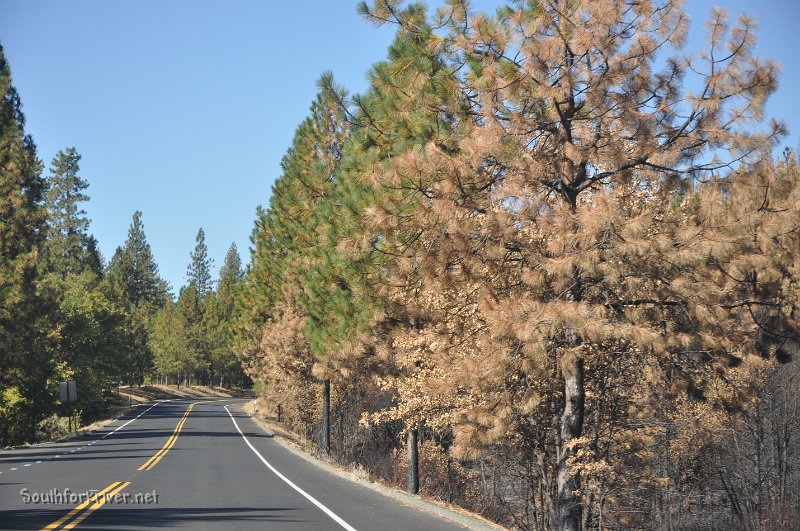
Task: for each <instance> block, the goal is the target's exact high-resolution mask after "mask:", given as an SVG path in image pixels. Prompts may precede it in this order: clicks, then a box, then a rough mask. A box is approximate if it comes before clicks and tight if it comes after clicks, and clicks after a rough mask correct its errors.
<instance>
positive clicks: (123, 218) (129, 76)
mask: <svg viewBox="0 0 800 531" xmlns="http://www.w3.org/2000/svg"><path fill="white" fill-rule="evenodd" d="M433 4H434V5H435V4H436V3H435V2H433ZM687 4H688V6H687V9H688V10H689V12H690V14H691V15H692V20H693V25H692V32H691V35H692V38H691V39H690V42H689V44H688V46H687V48H686V50H687V51H688V50H696V49H697V47H698V46H699V44H700V42H701V40H700V36H702V32H703V26H702V25H703V21H704V20H705V19H706V17H707V15H708V12H709V10H710V7H711V6H712V5H721V6H722V7H725V8H727V9H729V11H731V13H732V15H735V14H739V13H741V12H744V11H750V12H753V13H754V14H755V15H756V16H757V18H758V20H759V22H760V31H759V45H758V48H757V50H758V53H759V54H760V55H761V56H764V57H772V58H774V59H775V60H777V61H778V62H779V63H780V64H781V65H782V67H783V75H782V78H781V87H780V89H779V91H778V93H777V94H776V95H775V96H773V98H772V100H771V103H770V105H769V107H768V111H769V115H770V116H772V117H776V118H780V119H783V120H785V121H786V122H787V123H788V125H789V127H790V129H791V131H790V136H789V137H788V138H787V139H786V141H785V144H787V145H790V146H797V145H798V139H799V138H800V135H799V134H800V114H798V110H797V109H798V105H797V103H796V101H795V100H796V91H797V89H798V88H800V73H799V72H798V71H797V68H796V67H797V65H798V63H800V60H798V59H797V58H796V54H797V53H798V50H800V30H799V29H798V28H797V23H798V20H800V2H797V1H796V0H763V1H759V2H753V1H752V0H751V1H744V0H726V1H722V2H711V1H707V0H688V2H687ZM476 5H477V6H478V7H479V8H483V9H486V8H492V9H493V7H492V6H494V5H496V3H495V2H491V1H489V0H483V1H481V2H477V3H476ZM392 36H393V29H392V28H388V27H384V28H379V29H376V28H374V27H373V26H371V25H369V24H367V23H365V22H364V21H363V20H362V19H361V18H360V17H359V16H358V15H357V14H356V12H355V1H350V0H327V1H325V0H319V1H309V0H306V1H302V2H290V1H249V0H248V1H245V0H226V1H222V0H217V1H208V0H170V1H156V0H136V1H114V2H110V1H100V0H96V1H85V0H84V1H72V0H70V1H67V0H60V1H57V0H49V1H42V0H0V43H2V45H3V47H4V49H5V54H6V58H7V59H8V61H9V63H10V65H11V69H12V75H13V78H14V84H15V85H16V87H17V89H18V91H19V93H20V95H21V97H22V101H23V104H24V111H25V114H26V117H27V124H28V125H27V130H28V132H29V133H31V134H32V135H33V136H34V139H35V140H36V143H37V145H38V146H39V155H40V157H41V158H42V159H43V160H44V161H45V162H46V163H47V164H48V165H49V161H50V159H51V158H52V157H53V155H54V154H55V153H56V152H57V151H58V150H59V149H63V148H66V147H68V146H75V147H76V148H77V149H78V151H79V152H80V153H81V154H82V155H83V160H82V161H81V168H82V176H83V177H84V178H86V179H87V180H88V181H89V183H90V188H89V194H90V195H91V196H92V200H91V201H90V202H89V203H88V204H87V205H86V207H85V208H86V210H87V212H88V214H89V217H90V218H91V219H92V226H91V230H92V232H93V233H94V234H95V236H96V237H97V238H98V240H99V242H100V248H101V250H102V252H103V254H104V255H105V257H106V259H109V258H110V257H111V255H112V254H113V252H114V249H115V248H116V247H117V246H118V245H121V244H122V242H123V241H124V240H125V238H126V235H127V229H128V226H129V224H130V221H131V216H132V214H133V212H134V211H135V210H141V211H142V212H143V219H144V224H145V231H146V233H147V237H148V240H149V242H150V244H151V245H152V247H153V252H154V254H155V257H156V260H157V261H158V263H159V267H160V270H161V274H162V276H163V277H164V278H166V279H167V280H168V281H169V282H170V284H171V285H172V287H173V289H174V290H177V288H178V287H180V286H181V285H182V284H183V283H184V282H185V271H186V265H187V264H188V262H189V252H190V251H191V250H192V248H193V247H194V238H195V235H196V233H197V229H198V227H200V226H202V227H203V228H204V230H205V233H206V243H207V244H208V247H209V254H210V255H211V257H212V258H213V259H214V260H215V265H216V266H219V265H221V263H222V260H223V258H224V255H225V251H226V250H227V248H228V246H229V245H230V244H231V242H234V241H235V242H236V244H237V245H238V247H239V250H240V252H241V254H242V258H243V260H245V261H247V260H248V259H249V253H248V251H247V249H248V247H249V235H250V231H251V229H252V226H253V221H254V218H255V209H256V206H257V205H259V204H262V205H266V204H267V203H268V202H269V193H270V187H271V186H272V182H273V181H274V179H275V178H276V177H277V176H278V175H279V173H280V159H281V156H282V155H283V154H284V152H285V151H286V149H287V147H288V146H289V144H290V142H291V139H292V135H293V133H294V130H295V127H296V126H297V124H298V123H299V122H300V121H301V120H302V119H303V118H304V117H305V116H306V113H307V111H308V108H309V104H310V102H311V100H312V99H313V97H314V94H315V92H316V86H315V82H316V80H317V78H318V77H319V74H320V73H321V72H322V71H323V70H332V71H333V72H334V75H335V77H336V79H337V80H338V82H339V83H340V84H343V85H344V86H346V87H347V88H348V89H349V90H350V91H351V92H360V91H363V90H364V89H365V88H366V80H365V77H364V75H365V73H366V71H367V69H368V68H369V66H370V65H372V64H373V63H374V62H376V61H379V60H381V59H383V58H384V57H385V54H386V48H387V46H388V44H389V43H390V41H391V39H392Z"/></svg>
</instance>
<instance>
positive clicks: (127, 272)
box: [107, 211, 169, 383]
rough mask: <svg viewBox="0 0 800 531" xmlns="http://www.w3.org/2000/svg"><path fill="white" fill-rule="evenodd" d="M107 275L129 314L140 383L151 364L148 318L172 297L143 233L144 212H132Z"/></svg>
mask: <svg viewBox="0 0 800 531" xmlns="http://www.w3.org/2000/svg"><path fill="white" fill-rule="evenodd" d="M107 276H108V281H109V282H110V284H111V286H112V289H113V293H115V294H116V295H115V296H116V298H117V300H118V301H119V302H120V304H122V305H123V307H124V308H125V309H126V312H127V316H128V331H129V334H130V343H129V345H130V346H129V354H130V363H129V365H128V370H129V380H130V382H131V383H133V382H134V381H136V382H139V383H141V382H143V381H144V375H145V374H146V373H147V371H149V370H150V368H151V366H152V351H151V350H150V346H149V338H148V327H149V326H150V323H149V320H150V319H151V318H152V316H153V315H154V314H155V312H156V311H157V310H158V309H159V308H161V307H162V306H163V305H164V304H165V303H166V301H167V300H168V298H169V286H168V284H167V283H166V282H165V281H164V280H163V279H161V277H160V276H159V273H158V265H157V264H156V262H155V259H154V258H153V252H152V250H151V248H150V244H149V243H148V242H147V237H146V236H145V233H144V225H143V224H142V213H141V212H139V211H137V212H135V213H134V214H133V221H132V223H131V226H130V228H129V229H128V238H127V240H125V243H124V245H123V246H122V247H118V248H117V250H116V252H115V253H114V256H113V257H112V258H111V262H110V263H109V265H108V272H107Z"/></svg>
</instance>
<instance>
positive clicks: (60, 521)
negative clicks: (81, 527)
mask: <svg viewBox="0 0 800 531" xmlns="http://www.w3.org/2000/svg"><path fill="white" fill-rule="evenodd" d="M117 485H119V481H115V482H114V483H112V484H111V485H109V486H108V487H106V488H104V489H103V490H101V491H100V492H98V493H97V494H95V495H94V496H91V497H90V498H88V499H87V500H86V501H85V502H83V503H81V504H80V505H78V506H77V507H75V508H74V509H72V510H71V511H70V512H68V513H67V514H65V515H64V516H62V517H61V518H59V519H58V520H56V521H55V522H53V523H52V524H50V525H48V526H47V527H43V528H42V530H41V531H50V530H51V529H56V528H58V526H60V525H61V524H63V523H64V522H66V521H67V520H69V519H70V518H72V517H73V516H75V515H76V514H78V513H79V512H80V511H82V510H83V509H84V508H86V506H87V505H89V504H90V503H92V502H94V501H96V500H97V498H98V497H99V496H102V495H104V494H105V493H106V492H108V491H110V490H111V489H113V488H114V487H116V486H117ZM126 485H127V483H126Z"/></svg>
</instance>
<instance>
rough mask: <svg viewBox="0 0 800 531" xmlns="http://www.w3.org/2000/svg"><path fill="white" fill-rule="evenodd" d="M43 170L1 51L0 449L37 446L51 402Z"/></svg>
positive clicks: (50, 303)
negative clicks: (41, 276) (25, 443)
mask: <svg viewBox="0 0 800 531" xmlns="http://www.w3.org/2000/svg"><path fill="white" fill-rule="evenodd" d="M41 171H42V165H41V162H40V161H39V159H38V157H37V155H36V146H35V145H34V143H33V140H32V139H31V137H30V136H27V135H26V134H25V117H24V115H23V113H22V104H21V102H20V98H19V95H18V94H17V91H16V89H15V88H14V86H13V84H12V79H11V71H10V69H9V66H8V63H7V62H6V59H5V56H4V54H3V50H2V47H0V389H2V393H0V445H4V444H8V443H9V442H12V441H22V440H33V438H34V435H35V430H36V424H37V422H38V420H39V419H40V418H41V416H42V415H43V414H44V412H45V411H47V409H48V408H49V407H50V401H51V400H52V391H51V390H50V389H48V388H47V386H46V381H47V378H48V377H49V376H50V374H51V373H52V371H53V366H52V363H51V362H50V361H49V360H48V350H47V345H46V344H45V334H44V333H43V332H44V331H45V330H48V329H49V328H50V323H47V322H46V317H47V315H48V313H49V310H50V309H52V301H51V300H48V298H46V297H45V296H43V295H42V294H41V293H39V292H38V291H37V281H38V274H37V263H38V261H39V260H40V252H41V247H42V244H43V241H44V238H45V232H46V225H45V220H46V212H45V209H44V208H43V207H42V205H41V201H42V198H43V193H44V188H45V183H44V180H43V179H42V177H41Z"/></svg>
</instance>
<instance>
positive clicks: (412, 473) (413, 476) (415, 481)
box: [406, 430, 419, 494]
mask: <svg viewBox="0 0 800 531" xmlns="http://www.w3.org/2000/svg"><path fill="white" fill-rule="evenodd" d="M406 447H407V450H408V475H407V477H406V488H407V489H408V492H410V493H411V494H417V493H419V448H418V447H417V430H408V434H407V435H406Z"/></svg>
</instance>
